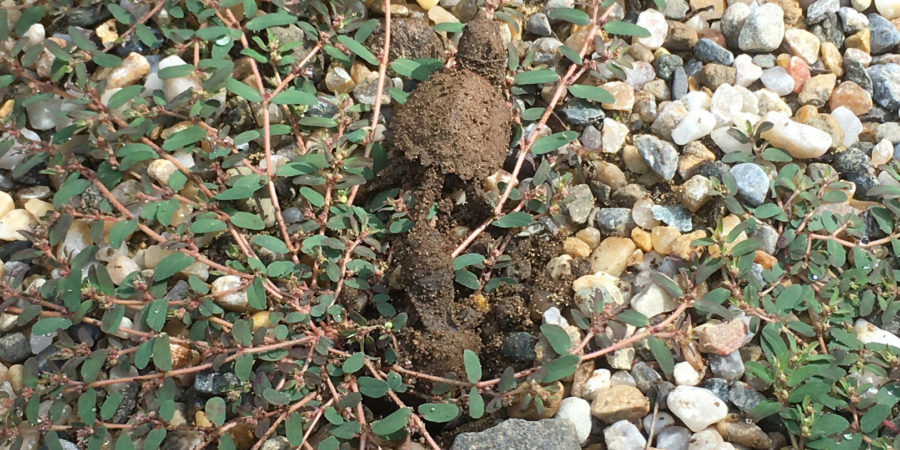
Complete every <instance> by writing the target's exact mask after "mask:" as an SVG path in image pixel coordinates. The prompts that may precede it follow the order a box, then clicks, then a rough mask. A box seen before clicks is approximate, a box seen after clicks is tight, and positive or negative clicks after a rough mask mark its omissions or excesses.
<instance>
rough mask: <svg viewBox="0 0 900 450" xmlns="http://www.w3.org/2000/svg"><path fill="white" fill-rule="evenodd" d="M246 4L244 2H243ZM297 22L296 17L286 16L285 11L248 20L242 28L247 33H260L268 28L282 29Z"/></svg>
mask: <svg viewBox="0 0 900 450" xmlns="http://www.w3.org/2000/svg"><path fill="white" fill-rule="evenodd" d="M244 4H246V2H244ZM296 21H297V16H295V15H292V14H288V13H287V12H285V11H278V12H276V13H272V14H263V15H261V16H256V17H254V18H252V19H250V21H249V22H247V24H246V25H245V26H244V27H245V28H247V30H249V31H260V30H264V29H266V28H269V27H283V26H285V25H290V24H292V23H294V22H296Z"/></svg>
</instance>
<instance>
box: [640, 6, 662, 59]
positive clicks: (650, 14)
mask: <svg viewBox="0 0 900 450" xmlns="http://www.w3.org/2000/svg"><path fill="white" fill-rule="evenodd" d="M637 26H639V27H643V28H644V29H645V30H647V31H649V32H650V36H649V37H645V38H639V39H636V40H635V41H636V42H637V43H639V44H641V45H643V46H645V47H647V48H649V49H650V50H656V49H658V48H659V47H662V45H663V42H664V41H665V40H666V34H667V33H668V31H669V24H668V23H666V16H665V15H663V13H661V12H659V11H657V10H655V9H646V10H644V11H643V12H641V13H640V15H638V19H637Z"/></svg>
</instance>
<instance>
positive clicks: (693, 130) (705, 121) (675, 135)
mask: <svg viewBox="0 0 900 450" xmlns="http://www.w3.org/2000/svg"><path fill="white" fill-rule="evenodd" d="M715 127H716V116H714V115H713V113H711V112H709V111H706V110H704V109H695V110H693V111H690V112H688V113H687V115H686V116H684V119H681V122H680V123H679V124H678V126H677V127H675V129H674V130H672V140H673V141H674V142H675V143H676V144H678V145H684V144H687V143H688V142H691V141H696V140H697V139H700V138H702V137H704V136H706V135H708V134H709V133H710V132H712V130H713V129H714V128H715Z"/></svg>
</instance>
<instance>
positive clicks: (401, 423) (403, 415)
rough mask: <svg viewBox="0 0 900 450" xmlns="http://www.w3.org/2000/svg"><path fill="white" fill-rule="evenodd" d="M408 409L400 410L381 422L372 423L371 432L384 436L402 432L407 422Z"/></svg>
mask: <svg viewBox="0 0 900 450" xmlns="http://www.w3.org/2000/svg"><path fill="white" fill-rule="evenodd" d="M410 412H411V411H410V409H409V408H400V409H398V410H396V411H394V412H392V413H391V414H389V415H388V416H387V417H385V418H384V419H381V420H376V421H374V422H372V432H373V433H375V434H377V435H379V436H385V435H388V434H391V433H394V432H396V431H400V430H402V429H403V428H404V427H405V426H406V424H407V423H408V422H409V414H410Z"/></svg>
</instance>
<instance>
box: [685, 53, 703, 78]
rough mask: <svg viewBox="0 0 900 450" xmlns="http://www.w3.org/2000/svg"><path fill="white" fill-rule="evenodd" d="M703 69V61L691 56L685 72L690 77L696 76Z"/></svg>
mask: <svg viewBox="0 0 900 450" xmlns="http://www.w3.org/2000/svg"><path fill="white" fill-rule="evenodd" d="M701 69H703V61H700V60H697V59H693V58H691V59H690V60H688V62H687V64H685V65H684V72H685V73H686V74H687V76H689V77H693V76H696V75H697V74H698V73H700V70H701Z"/></svg>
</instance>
